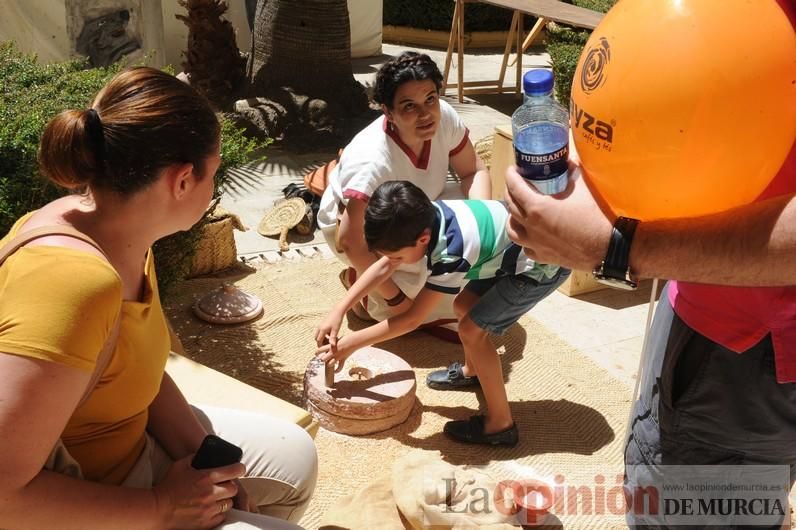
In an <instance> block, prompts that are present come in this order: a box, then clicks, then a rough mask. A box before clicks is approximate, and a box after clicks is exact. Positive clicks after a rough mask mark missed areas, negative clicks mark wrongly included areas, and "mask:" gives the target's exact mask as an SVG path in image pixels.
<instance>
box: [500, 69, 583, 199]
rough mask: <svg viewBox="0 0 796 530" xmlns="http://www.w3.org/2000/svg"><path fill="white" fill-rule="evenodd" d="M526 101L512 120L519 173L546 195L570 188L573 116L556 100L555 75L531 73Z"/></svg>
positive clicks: (526, 82)
mask: <svg viewBox="0 0 796 530" xmlns="http://www.w3.org/2000/svg"><path fill="white" fill-rule="evenodd" d="M522 84H523V89H524V91H525V98H524V102H523V104H522V105H521V106H520V107H519V108H518V109H517V110H516V111H514V114H513V115H512V116H511V129H512V132H513V134H514V159H515V162H516V163H517V171H518V172H519V173H520V175H522V176H523V177H524V178H525V179H526V180H527V181H528V182H530V183H531V184H533V185H534V186H535V187H536V189H538V190H539V191H540V192H541V193H544V194H546V195H553V194H555V193H560V192H562V191H564V189H565V188H566V187H567V159H568V155H569V114H568V113H567V111H566V109H565V108H564V107H562V106H561V105H559V104H558V102H557V101H556V100H554V99H553V72H551V71H550V70H541V69H540V70H530V71H528V72H526V73H525V76H524V77H523V79H522Z"/></svg>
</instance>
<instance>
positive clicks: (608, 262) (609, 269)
mask: <svg viewBox="0 0 796 530" xmlns="http://www.w3.org/2000/svg"><path fill="white" fill-rule="evenodd" d="M636 226H638V219H631V218H629V217H619V218H618V219H617V220H616V222H615V223H614V226H613V230H612V231H611V241H610V243H609V244H608V252H607V253H606V254H605V261H604V262H603V270H602V272H603V274H604V275H605V276H607V277H609V278H616V279H618V280H624V279H625V278H627V276H628V273H629V269H630V245H631V244H632V243H633V235H634V234H635V233H636Z"/></svg>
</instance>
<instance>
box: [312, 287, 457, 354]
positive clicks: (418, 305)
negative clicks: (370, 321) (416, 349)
mask: <svg viewBox="0 0 796 530" xmlns="http://www.w3.org/2000/svg"><path fill="white" fill-rule="evenodd" d="M442 296H443V294H442V293H440V292H438V291H432V290H431V289H428V288H425V287H424V288H423V289H422V290H421V291H420V293H419V294H418V295H417V297H416V298H415V300H414V302H413V303H412V305H411V307H409V308H408V309H407V310H406V311H405V312H403V313H401V314H400V315H397V316H394V317H390V318H388V319H387V320H384V321H382V322H378V323H376V324H374V325H372V326H370V327H367V328H365V329H362V330H359V331H355V332H354V333H350V334H348V335H345V336H344V337H340V338H339V339H338V340H337V347H336V348H332V346H331V345H325V346H321V347H320V348H319V349H318V351H317V352H316V354H317V355H318V356H319V357H320V358H321V360H323V361H324V362H326V361H328V360H329V359H336V360H337V361H339V362H340V363H341V364H340V366H342V362H343V361H345V359H346V358H348V356H349V355H351V354H352V353H354V352H355V351H356V350H358V349H360V348H364V347H366V346H370V345H372V344H376V343H377V342H384V341H385V340H389V339H393V338H395V337H400V336H401V335H405V334H406V333H409V332H410V331H413V330H415V329H417V328H418V326H420V324H422V323H423V321H424V320H425V319H426V317H427V316H428V315H430V314H431V311H433V310H434V308H435V307H436V306H437V304H438V303H439V301H440V298H442ZM338 369H339V366H338Z"/></svg>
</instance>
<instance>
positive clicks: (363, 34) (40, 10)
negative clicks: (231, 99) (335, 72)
mask: <svg viewBox="0 0 796 530" xmlns="http://www.w3.org/2000/svg"><path fill="white" fill-rule="evenodd" d="M131 2H132V3H133V4H135V5H139V6H141V9H140V10H138V12H137V13H136V12H134V13H133V16H132V17H131V21H130V23H131V24H138V25H140V24H142V25H143V26H141V27H142V30H143V33H144V49H145V50H146V51H147V52H148V53H151V52H152V50H155V51H156V53H155V55H154V57H153V59H152V60H151V61H149V63H150V64H153V65H156V66H162V65H165V64H171V65H173V66H174V67H175V70H176V71H180V70H181V69H182V67H181V63H182V52H183V50H184V49H185V46H186V41H187V38H188V28H187V26H186V25H185V24H184V23H183V22H182V21H180V20H177V19H176V18H175V16H174V15H175V14H177V13H181V12H184V9H183V8H182V7H181V6H180V5H179V4H178V3H177V0H129V1H128V0H91V1H90V2H84V3H85V4H86V5H88V6H89V7H87V8H86V10H88V11H90V12H92V13H96V12H98V11H101V10H102V9H103V8H105V7H108V6H111V7H114V6H119V5H122V4H125V5H127V4H129V3H131ZM228 4H229V10H228V11H227V13H226V17H227V19H228V20H229V21H230V22H231V23H232V26H233V27H234V28H235V35H236V39H237V43H238V48H240V49H241V50H242V51H246V52H247V51H249V49H250V47H251V32H250V31H249V25H248V23H247V22H246V8H245V5H244V2H243V0H228ZM73 5H76V4H75V0H0V41H3V40H14V41H16V42H17V44H18V46H19V48H20V49H21V50H22V51H24V52H26V53H35V54H37V55H38V56H39V59H40V60H41V61H42V62H53V61H62V60H64V59H67V58H68V57H70V56H74V49H73V44H72V41H71V40H70V34H71V33H73V32H75V31H76V32H77V33H80V29H81V28H77V27H76V26H75V25H74V24H71V23H70V21H71V20H73V19H74V16H75V15H74V13H73V12H76V11H77V9H76V8H74V7H73V8H72V9H69V8H68V6H73ZM158 5H160V7H161V9H162V11H161V13H160V16H158V9H157V8H158ZM348 9H349V13H350V18H351V55H352V56H354V57H366V56H370V55H378V54H379V53H381V19H382V1H381V0H348ZM70 17H71V18H70Z"/></svg>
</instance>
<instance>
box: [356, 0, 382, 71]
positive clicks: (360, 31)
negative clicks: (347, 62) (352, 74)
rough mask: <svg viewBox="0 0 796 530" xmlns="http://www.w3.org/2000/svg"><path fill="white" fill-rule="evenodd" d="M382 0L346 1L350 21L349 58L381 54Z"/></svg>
mask: <svg viewBox="0 0 796 530" xmlns="http://www.w3.org/2000/svg"><path fill="white" fill-rule="evenodd" d="M383 9H384V6H383V2H382V0H348V18H349V20H350V21H351V57H371V56H373V55H379V54H380V53H381V25H382V22H381V19H382V12H383Z"/></svg>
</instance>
